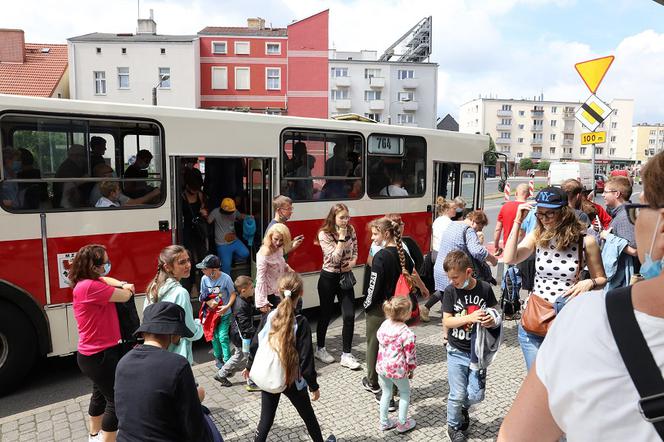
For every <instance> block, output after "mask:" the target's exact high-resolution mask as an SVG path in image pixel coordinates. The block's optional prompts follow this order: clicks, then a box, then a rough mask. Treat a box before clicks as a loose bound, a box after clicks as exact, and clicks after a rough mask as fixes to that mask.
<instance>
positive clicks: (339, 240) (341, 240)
mask: <svg viewBox="0 0 664 442" xmlns="http://www.w3.org/2000/svg"><path fill="white" fill-rule="evenodd" d="M337 242H346V240H345V239H338V240H337Z"/></svg>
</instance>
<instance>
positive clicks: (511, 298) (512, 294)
mask: <svg viewBox="0 0 664 442" xmlns="http://www.w3.org/2000/svg"><path fill="white" fill-rule="evenodd" d="M501 288H502V290H503V293H502V296H501V297H500V308H501V309H502V311H503V315H505V316H506V319H519V317H520V316H521V298H520V296H519V292H520V291H521V275H520V272H519V269H518V268H517V267H516V266H510V267H508V268H507V271H506V272H505V276H504V277H503V282H502V284H501Z"/></svg>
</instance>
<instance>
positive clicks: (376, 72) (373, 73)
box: [364, 69, 381, 78]
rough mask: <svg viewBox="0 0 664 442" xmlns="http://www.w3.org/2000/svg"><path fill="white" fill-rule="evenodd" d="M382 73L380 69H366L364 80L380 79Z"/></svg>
mask: <svg viewBox="0 0 664 442" xmlns="http://www.w3.org/2000/svg"><path fill="white" fill-rule="evenodd" d="M380 73H381V70H380V69H365V70H364V78H373V77H380Z"/></svg>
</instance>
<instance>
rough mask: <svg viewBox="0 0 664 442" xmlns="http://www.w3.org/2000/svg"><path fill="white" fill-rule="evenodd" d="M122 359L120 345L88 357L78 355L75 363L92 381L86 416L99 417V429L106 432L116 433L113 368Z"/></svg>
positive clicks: (116, 419) (116, 420)
mask: <svg viewBox="0 0 664 442" xmlns="http://www.w3.org/2000/svg"><path fill="white" fill-rule="evenodd" d="M121 357H122V349H121V346H120V345H116V346H115V347H111V348H107V349H106V350H104V351H100V352H99V353H95V354H93V355H90V356H86V355H83V354H81V353H78V354H77V356H76V362H78V367H79V368H80V369H81V372H82V373H83V374H84V375H86V376H87V377H88V378H89V379H90V380H91V381H92V397H91V398H90V406H89V407H88V414H90V416H93V417H95V416H101V415H103V417H102V420H101V429H102V430H103V431H107V432H113V431H118V418H117V417H116V416H115V401H114V388H113V387H114V385H115V368H116V367H117V365H118V361H119V360H120V358H121Z"/></svg>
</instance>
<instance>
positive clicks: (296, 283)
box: [268, 272, 303, 385]
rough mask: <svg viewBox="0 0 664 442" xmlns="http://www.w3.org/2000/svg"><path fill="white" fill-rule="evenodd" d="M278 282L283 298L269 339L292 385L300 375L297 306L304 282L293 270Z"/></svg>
mask: <svg viewBox="0 0 664 442" xmlns="http://www.w3.org/2000/svg"><path fill="white" fill-rule="evenodd" d="M277 284H278V287H279V293H281V295H282V297H283V299H282V300H281V302H280V303H279V305H278V306H277V311H276V313H275V314H274V316H273V318H272V326H271V330H270V333H269V335H268V340H269V343H270V345H271V346H272V348H273V349H274V351H275V352H276V353H277V354H278V355H279V360H280V361H281V366H282V367H283V369H284V372H285V373H286V385H291V384H292V383H293V382H295V381H296V380H297V379H298V378H299V376H300V355H299V353H298V351H297V348H296V347H295V342H296V338H295V308H296V307H297V303H298V300H299V299H300V297H301V296H302V288H303V282H302V278H301V277H300V275H298V274H297V273H292V272H291V273H286V274H284V275H282V276H281V277H280V278H279V281H278V283H277Z"/></svg>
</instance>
